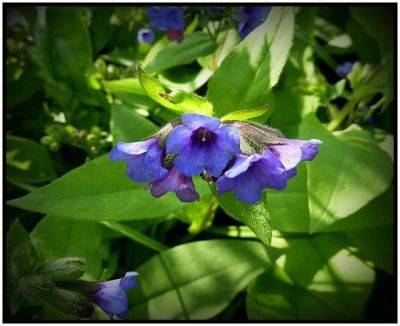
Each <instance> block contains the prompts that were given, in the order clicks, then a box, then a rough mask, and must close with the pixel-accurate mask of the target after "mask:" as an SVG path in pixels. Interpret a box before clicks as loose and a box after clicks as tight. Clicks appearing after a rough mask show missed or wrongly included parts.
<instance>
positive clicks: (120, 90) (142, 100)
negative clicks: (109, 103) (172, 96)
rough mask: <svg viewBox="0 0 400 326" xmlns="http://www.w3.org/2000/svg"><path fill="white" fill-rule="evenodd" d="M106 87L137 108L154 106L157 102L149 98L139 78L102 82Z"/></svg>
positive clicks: (117, 96)
mask: <svg viewBox="0 0 400 326" xmlns="http://www.w3.org/2000/svg"><path fill="white" fill-rule="evenodd" d="M102 84H103V86H104V88H105V89H106V90H107V91H108V92H110V93H111V94H112V95H113V96H115V97H116V98H118V99H120V100H121V101H122V102H125V103H126V104H129V105H131V106H133V107H137V108H145V109H148V108H153V107H155V106H156V103H155V102H154V101H152V100H151V99H149V97H148V96H147V94H146V92H145V91H144V90H143V88H142V86H141V85H140V82H139V79H137V78H124V79H117V80H108V81H103V82H102Z"/></svg>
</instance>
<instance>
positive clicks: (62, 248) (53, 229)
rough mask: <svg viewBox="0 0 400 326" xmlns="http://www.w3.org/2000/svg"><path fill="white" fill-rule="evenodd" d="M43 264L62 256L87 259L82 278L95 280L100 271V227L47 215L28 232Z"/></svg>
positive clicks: (92, 223) (90, 223)
mask: <svg viewBox="0 0 400 326" xmlns="http://www.w3.org/2000/svg"><path fill="white" fill-rule="evenodd" d="M30 236H31V239H32V243H33V245H34V246H35V248H36V250H37V252H38V255H39V257H40V259H41V262H42V263H46V262H49V261H52V260H55V259H59V258H64V257H79V258H83V259H85V261H86V271H85V274H84V276H83V277H84V278H85V279H88V280H97V279H98V277H99V276H100V271H101V267H102V266H101V255H100V242H101V239H102V238H101V237H102V232H101V228H100V226H99V225H98V223H96V222H89V221H79V220H74V219H69V218H62V217H59V216H50V215H47V216H45V217H44V218H43V219H41V220H40V221H39V223H38V224H37V225H36V226H35V228H34V229H33V230H32V232H31V235H30Z"/></svg>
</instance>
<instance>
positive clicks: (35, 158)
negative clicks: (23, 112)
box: [6, 135, 56, 183]
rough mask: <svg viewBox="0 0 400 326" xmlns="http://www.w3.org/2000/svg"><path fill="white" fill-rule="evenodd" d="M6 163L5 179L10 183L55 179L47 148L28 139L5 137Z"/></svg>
mask: <svg viewBox="0 0 400 326" xmlns="http://www.w3.org/2000/svg"><path fill="white" fill-rule="evenodd" d="M6 162H7V170H6V178H7V181H10V182H17V183H19V182H21V183H36V182H45V181H50V180H53V179H54V178H55V177H56V172H55V168H54V164H53V161H52V159H51V156H50V153H49V151H48V150H47V148H46V147H44V146H43V145H40V144H38V143H36V142H34V141H33V140H30V139H26V138H21V137H16V136H11V135H7V138H6Z"/></svg>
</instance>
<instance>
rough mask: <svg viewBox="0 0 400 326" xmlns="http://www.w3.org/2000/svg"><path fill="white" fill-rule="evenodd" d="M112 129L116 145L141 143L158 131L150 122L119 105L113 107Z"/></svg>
mask: <svg viewBox="0 0 400 326" xmlns="http://www.w3.org/2000/svg"><path fill="white" fill-rule="evenodd" d="M110 129H111V134H112V136H113V142H114V143H116V142H119V141H122V142H134V141H140V140H142V139H144V138H146V137H148V136H150V135H152V134H154V133H155V132H156V131H157V127H156V125H154V124H153V123H152V122H151V121H150V120H148V119H146V118H145V117H143V116H141V115H139V114H138V113H136V112H135V111H133V110H132V109H129V108H127V107H126V106H124V105H119V104H113V105H112V106H111V128H110Z"/></svg>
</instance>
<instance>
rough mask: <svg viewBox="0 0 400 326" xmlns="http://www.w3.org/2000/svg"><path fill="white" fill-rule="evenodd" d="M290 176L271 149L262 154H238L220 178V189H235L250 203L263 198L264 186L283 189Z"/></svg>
mask: <svg viewBox="0 0 400 326" xmlns="http://www.w3.org/2000/svg"><path fill="white" fill-rule="evenodd" d="M287 179H288V176H287V175H286V170H285V168H284V166H283V164H282V163H281V162H280V161H279V160H278V159H277V158H276V157H275V156H274V155H273V154H272V153H271V152H270V151H269V150H266V151H265V152H264V153H263V154H262V155H259V154H253V155H250V156H245V155H238V156H236V159H235V163H234V164H233V166H232V167H231V168H230V169H229V170H228V171H226V172H225V174H224V175H223V176H221V177H219V178H218V180H217V185H218V191H219V192H220V193H224V192H227V191H231V190H233V191H234V192H235V194H236V197H237V198H238V199H240V200H242V201H244V202H246V203H248V204H254V203H256V202H258V201H259V200H260V198H261V193H262V189H263V188H272V189H277V190H279V189H283V188H285V187H286V182H287Z"/></svg>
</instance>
